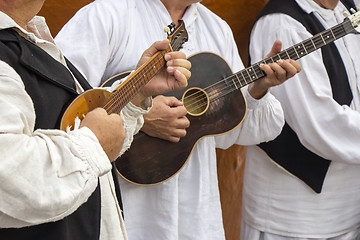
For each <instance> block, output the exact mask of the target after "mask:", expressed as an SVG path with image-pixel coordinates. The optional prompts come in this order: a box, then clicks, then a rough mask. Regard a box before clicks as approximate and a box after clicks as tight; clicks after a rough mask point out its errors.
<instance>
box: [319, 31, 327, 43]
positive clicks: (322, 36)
mask: <svg viewBox="0 0 360 240" xmlns="http://www.w3.org/2000/svg"><path fill="white" fill-rule="evenodd" d="M320 37H321V39H322V40H323V42H324V45H326V42H325V40H324V38H323V36H322V34H321V33H320Z"/></svg>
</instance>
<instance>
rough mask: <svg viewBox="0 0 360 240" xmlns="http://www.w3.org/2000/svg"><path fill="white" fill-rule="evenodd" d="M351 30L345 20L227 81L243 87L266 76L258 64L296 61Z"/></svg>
mask: <svg viewBox="0 0 360 240" xmlns="http://www.w3.org/2000/svg"><path fill="white" fill-rule="evenodd" d="M353 29H354V28H353V26H352V24H351V22H350V21H349V19H346V20H345V21H344V22H342V23H340V24H338V25H336V26H334V27H332V28H330V29H328V30H325V31H323V32H321V33H318V34H316V35H314V36H313V37H311V38H309V39H307V40H304V41H302V42H300V43H298V44H296V45H294V46H292V47H289V48H287V49H285V50H283V51H281V52H280V53H278V54H276V55H274V56H271V57H269V58H266V59H264V60H262V61H260V62H258V63H255V64H254V65H252V66H250V67H248V68H245V69H244V70H241V71H239V72H237V73H235V74H234V75H233V76H231V77H230V79H229V80H230V81H232V82H233V84H234V85H235V87H236V89H238V88H241V87H244V86H246V85H248V84H250V83H252V82H254V81H256V80H258V79H260V78H262V77H264V76H265V75H266V74H265V73H264V72H263V71H262V70H261V69H260V64H268V63H273V62H276V61H278V60H279V59H293V60H297V59H299V58H302V57H304V56H306V55H308V54H309V53H312V52H314V51H315V50H317V49H320V48H322V47H323V46H325V45H327V44H330V43H332V42H334V41H335V40H337V39H339V38H342V37H343V36H345V35H347V34H348V33H351V32H352V31H353Z"/></svg>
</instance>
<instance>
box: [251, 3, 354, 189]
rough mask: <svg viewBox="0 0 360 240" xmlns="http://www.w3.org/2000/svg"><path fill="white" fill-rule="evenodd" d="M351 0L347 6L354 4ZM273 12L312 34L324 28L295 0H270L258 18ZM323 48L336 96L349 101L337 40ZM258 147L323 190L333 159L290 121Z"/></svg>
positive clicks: (348, 88) (313, 187)
mask: <svg viewBox="0 0 360 240" xmlns="http://www.w3.org/2000/svg"><path fill="white" fill-rule="evenodd" d="M349 1H351V0H349ZM349 1H348V2H347V3H348V4H347V6H351V2H349ZM271 13H284V14H287V15H289V16H291V17H292V18H294V19H296V20H297V21H298V22H300V23H302V24H303V25H304V27H306V29H307V30H308V31H309V32H310V33H311V34H313V35H315V34H316V33H319V32H321V31H323V30H325V29H324V27H323V26H322V24H321V23H320V22H319V20H318V19H317V18H316V17H315V16H314V14H312V13H311V14H307V13H306V12H304V11H303V10H302V9H301V8H300V6H299V5H298V4H297V3H296V2H295V1H294V0H270V2H269V3H268V4H267V5H266V6H265V7H264V9H263V10H262V12H261V13H260V14H259V16H258V18H257V19H259V18H260V17H262V16H265V15H267V14H271ZM321 51H322V56H323V62H324V64H325V67H326V70H327V73H328V76H329V78H330V84H331V87H332V93H333V98H334V99H335V100H336V101H337V102H338V103H339V104H341V105H342V104H347V105H350V103H351V100H352V93H351V89H350V86H349V82H348V77H347V73H346V69H345V66H344V63H343V62H342V59H341V56H340V54H339V52H338V50H337V48H336V46H335V44H334V43H331V44H329V45H327V46H325V47H323V48H321ZM259 147H260V148H261V149H263V150H264V151H265V152H266V153H267V154H268V156H269V157H271V159H272V160H273V161H275V162H276V163H278V164H279V165H280V166H282V167H283V168H284V169H286V170H287V171H288V172H290V173H291V174H293V175H295V176H296V177H297V178H299V179H301V180H302V181H303V182H304V183H306V184H307V185H308V186H309V187H311V188H312V189H313V190H314V191H315V192H316V193H320V192H321V190H322V187H323V183H324V180H325V177H326V174H327V171H328V168H329V166H330V163H331V161H329V160H326V159H324V158H322V157H320V156H318V155H316V154H314V153H313V152H311V151H309V150H308V149H307V148H305V147H304V146H303V145H302V144H301V143H300V141H299V139H298V137H297V135H296V133H295V132H294V131H293V130H292V129H291V128H290V126H289V125H288V124H287V123H285V126H284V128H283V130H282V132H281V134H280V135H279V136H278V137H277V138H276V139H275V140H273V141H270V142H267V143H262V144H260V145H259Z"/></svg>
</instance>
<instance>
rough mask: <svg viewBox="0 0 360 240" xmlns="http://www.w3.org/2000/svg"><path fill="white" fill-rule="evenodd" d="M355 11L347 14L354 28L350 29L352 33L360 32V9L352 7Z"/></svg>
mask: <svg viewBox="0 0 360 240" xmlns="http://www.w3.org/2000/svg"><path fill="white" fill-rule="evenodd" d="M351 11H352V12H353V13H352V14H351V15H349V16H347V18H348V19H349V21H350V23H351V26H352V29H351V30H349V32H352V33H359V32H360V11H357V12H356V11H355V10H354V9H351Z"/></svg>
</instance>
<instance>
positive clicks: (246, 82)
mask: <svg viewBox="0 0 360 240" xmlns="http://www.w3.org/2000/svg"><path fill="white" fill-rule="evenodd" d="M240 73H241V76H242V78H243V79H244V81H245V83H246V84H248V82H247V81H246V78H245V77H244V74H243V71H241V72H240Z"/></svg>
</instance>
